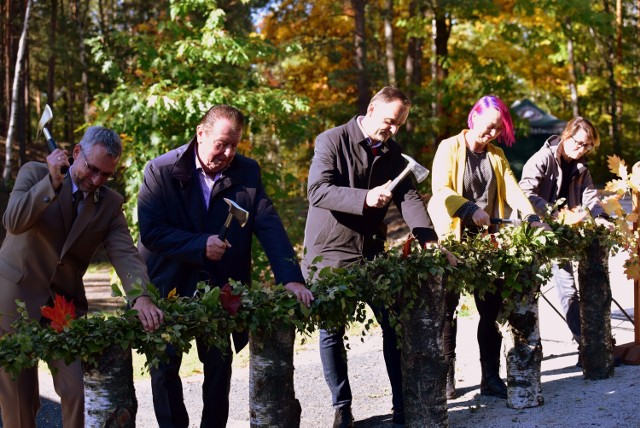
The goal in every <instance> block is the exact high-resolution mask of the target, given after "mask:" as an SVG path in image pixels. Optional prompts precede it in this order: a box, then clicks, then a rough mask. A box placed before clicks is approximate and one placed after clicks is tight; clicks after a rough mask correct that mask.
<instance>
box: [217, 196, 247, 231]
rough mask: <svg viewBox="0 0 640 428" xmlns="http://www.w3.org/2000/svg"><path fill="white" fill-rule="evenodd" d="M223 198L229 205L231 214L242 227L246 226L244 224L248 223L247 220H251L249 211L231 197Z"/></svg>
mask: <svg viewBox="0 0 640 428" xmlns="http://www.w3.org/2000/svg"><path fill="white" fill-rule="evenodd" d="M223 199H224V201H225V202H226V203H227V204H228V205H229V215H232V216H233V217H234V218H235V219H236V221H237V222H238V224H239V225H240V227H244V225H245V224H247V220H249V211H247V210H245V209H244V208H242V207H241V206H240V205H238V204H236V203H235V202H233V201H232V200H231V199H227V198H223Z"/></svg>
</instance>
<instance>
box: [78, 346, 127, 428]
mask: <svg viewBox="0 0 640 428" xmlns="http://www.w3.org/2000/svg"><path fill="white" fill-rule="evenodd" d="M84 398H85V410H84V415H85V416H84V417H85V426H88V427H107V428H115V427H118V428H124V427H127V428H128V427H135V425H136V413H137V411H138V401H137V400H136V391H135V387H134V385H133V363H132V358H131V349H130V348H127V349H122V348H121V347H120V346H119V345H111V346H110V347H108V348H107V349H105V350H104V352H103V354H102V356H101V357H100V358H99V360H98V362H97V364H96V366H95V367H87V366H85V367H84Z"/></svg>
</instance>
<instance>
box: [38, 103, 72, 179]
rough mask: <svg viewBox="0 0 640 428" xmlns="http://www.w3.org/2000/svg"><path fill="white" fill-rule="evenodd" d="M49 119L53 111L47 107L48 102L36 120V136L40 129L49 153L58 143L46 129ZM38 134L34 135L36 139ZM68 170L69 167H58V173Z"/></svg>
mask: <svg viewBox="0 0 640 428" xmlns="http://www.w3.org/2000/svg"><path fill="white" fill-rule="evenodd" d="M51 119H53V112H52V111H51V107H49V104H46V105H45V106H44V111H43V112H42V116H40V121H39V122H38V136H40V131H42V133H43V134H44V138H45V139H46V140H47V148H48V149H49V153H51V152H52V151H54V150H55V149H57V148H58V145H57V144H56V142H55V140H54V139H53V137H52V136H51V133H50V132H49V130H48V129H47V124H48V123H49V122H51ZM38 136H37V137H36V139H37V138H38ZM68 170H69V168H68V167H66V166H64V167H62V168H61V169H60V173H61V174H63V175H64V174H66V173H67V171H68Z"/></svg>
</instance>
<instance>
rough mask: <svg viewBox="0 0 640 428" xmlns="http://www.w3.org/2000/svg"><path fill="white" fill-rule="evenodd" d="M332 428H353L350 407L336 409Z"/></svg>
mask: <svg viewBox="0 0 640 428" xmlns="http://www.w3.org/2000/svg"><path fill="white" fill-rule="evenodd" d="M333 428H353V415H352V414H351V407H342V408H339V409H336V414H335V417H334V419H333Z"/></svg>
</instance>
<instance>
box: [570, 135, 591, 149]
mask: <svg viewBox="0 0 640 428" xmlns="http://www.w3.org/2000/svg"><path fill="white" fill-rule="evenodd" d="M569 138H571V139H572V140H573V143H574V144H575V145H576V147H578V148H579V149H584V150H586V151H588V152H590V151H591V150H593V145H592V144H588V143H586V142H584V141H577V140H576V139H575V138H573V136H571V137H569Z"/></svg>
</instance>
